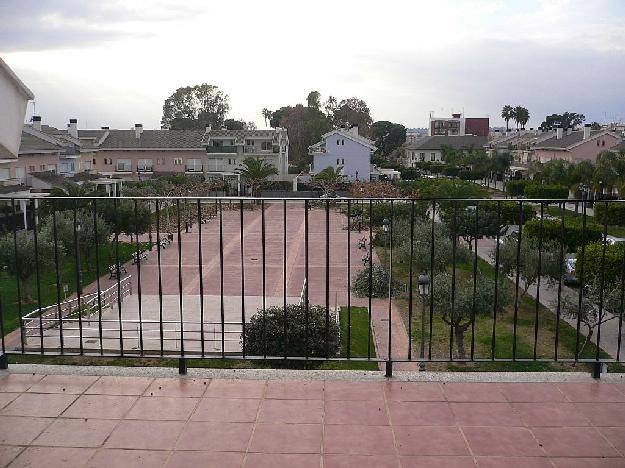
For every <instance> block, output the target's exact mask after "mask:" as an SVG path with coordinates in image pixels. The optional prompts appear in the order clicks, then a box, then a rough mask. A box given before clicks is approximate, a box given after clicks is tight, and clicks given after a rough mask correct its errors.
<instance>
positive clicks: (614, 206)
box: [595, 202, 625, 226]
mask: <svg viewBox="0 0 625 468" xmlns="http://www.w3.org/2000/svg"><path fill="white" fill-rule="evenodd" d="M607 214H608V224H610V225H616V226H625V203H614V202H612V203H608V209H607ZM605 215H606V209H605V203H601V202H596V203H595V219H596V220H597V222H598V223H601V224H604V223H605Z"/></svg>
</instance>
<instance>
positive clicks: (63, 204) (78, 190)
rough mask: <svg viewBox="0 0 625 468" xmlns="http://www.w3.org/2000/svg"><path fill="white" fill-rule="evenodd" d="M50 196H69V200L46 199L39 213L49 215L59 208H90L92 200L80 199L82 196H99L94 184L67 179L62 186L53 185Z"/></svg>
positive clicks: (44, 215)
mask: <svg viewBox="0 0 625 468" xmlns="http://www.w3.org/2000/svg"><path fill="white" fill-rule="evenodd" d="M49 196H50V197H59V198H68V200H51V199H50V200H44V201H42V203H41V207H40V208H39V214H40V215H41V216H42V217H47V216H48V215H50V214H51V213H52V211H59V210H72V209H74V208H76V209H84V208H88V207H89V205H90V204H91V201H90V200H80V199H78V198H80V197H94V196H99V194H98V192H97V191H96V188H95V186H94V185H93V184H91V183H89V182H85V183H83V184H80V185H79V184H76V183H74V182H70V181H67V182H65V183H64V184H63V186H62V187H53V188H52V190H50V195H49ZM69 198H73V199H69Z"/></svg>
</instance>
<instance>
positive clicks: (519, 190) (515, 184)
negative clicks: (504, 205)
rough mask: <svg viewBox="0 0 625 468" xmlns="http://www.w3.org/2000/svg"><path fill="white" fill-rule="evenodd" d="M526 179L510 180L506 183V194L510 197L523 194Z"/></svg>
mask: <svg viewBox="0 0 625 468" xmlns="http://www.w3.org/2000/svg"><path fill="white" fill-rule="evenodd" d="M526 185H527V180H511V181H510V182H508V183H506V194H507V195H510V196H511V197H521V196H523V195H525V186H526Z"/></svg>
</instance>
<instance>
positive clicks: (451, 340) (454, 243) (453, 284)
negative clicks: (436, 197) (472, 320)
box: [449, 203, 458, 360]
mask: <svg viewBox="0 0 625 468" xmlns="http://www.w3.org/2000/svg"><path fill="white" fill-rule="evenodd" d="M457 222H458V203H454V221H453V223H452V234H451V235H452V238H453V241H452V246H451V318H450V320H449V359H450V360H453V358H454V318H455V308H456V248H457V244H458V228H457Z"/></svg>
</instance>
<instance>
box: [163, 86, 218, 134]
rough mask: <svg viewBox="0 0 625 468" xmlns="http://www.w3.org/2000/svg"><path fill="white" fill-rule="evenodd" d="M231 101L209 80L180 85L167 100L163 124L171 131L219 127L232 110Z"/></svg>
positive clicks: (164, 107) (164, 105) (164, 106)
mask: <svg viewBox="0 0 625 468" xmlns="http://www.w3.org/2000/svg"><path fill="white" fill-rule="evenodd" d="M228 100H229V97H228V95H227V94H225V93H224V92H222V91H220V90H219V88H218V87H217V86H215V85H209V84H207V83H202V84H200V85H195V86H185V87H181V88H178V89H177V90H176V91H174V93H173V94H172V95H171V96H169V97H168V98H167V99H165V103H164V104H163V117H162V119H161V125H162V126H163V127H165V128H169V129H171V130H203V129H204V128H206V127H207V126H208V125H210V126H212V127H214V128H220V127H221V126H222V125H223V123H224V119H225V116H226V114H227V113H228V111H229V110H230V105H229V104H228Z"/></svg>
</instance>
